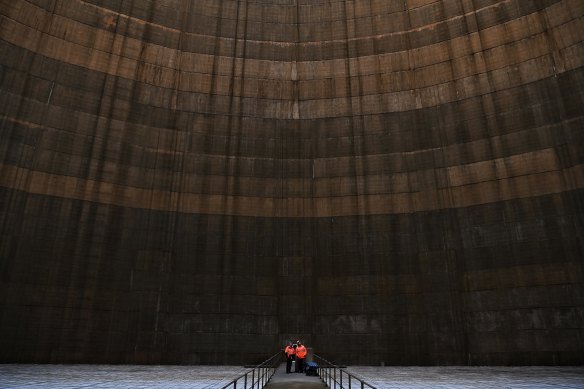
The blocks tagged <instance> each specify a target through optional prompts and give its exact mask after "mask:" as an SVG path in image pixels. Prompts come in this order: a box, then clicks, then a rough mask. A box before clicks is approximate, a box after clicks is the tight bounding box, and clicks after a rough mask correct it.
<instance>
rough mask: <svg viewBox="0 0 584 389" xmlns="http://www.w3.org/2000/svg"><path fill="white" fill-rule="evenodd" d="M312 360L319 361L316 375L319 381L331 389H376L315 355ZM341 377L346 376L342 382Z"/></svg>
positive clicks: (342, 368)
mask: <svg viewBox="0 0 584 389" xmlns="http://www.w3.org/2000/svg"><path fill="white" fill-rule="evenodd" d="M314 358H315V359H317V360H318V361H319V363H318V375H319V376H320V379H321V380H322V381H323V382H324V383H325V384H326V385H327V386H328V387H329V388H331V389H365V388H370V389H377V388H376V387H375V386H373V385H371V384H369V383H367V382H365V381H363V380H362V379H361V378H359V377H357V376H356V375H354V374H351V373H349V372H348V371H347V370H346V369H345V368H344V367H340V366H337V365H335V364H334V363H332V362H330V361H327V360H326V359H324V358H323V357H320V356H318V355H316V354H314ZM321 362H322V363H321ZM343 375H345V376H346V378H345V381H344V382H343Z"/></svg>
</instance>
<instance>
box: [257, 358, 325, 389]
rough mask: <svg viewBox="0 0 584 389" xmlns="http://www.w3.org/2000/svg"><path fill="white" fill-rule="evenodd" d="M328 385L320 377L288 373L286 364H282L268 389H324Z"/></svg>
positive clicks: (267, 386)
mask: <svg viewBox="0 0 584 389" xmlns="http://www.w3.org/2000/svg"><path fill="white" fill-rule="evenodd" d="M325 387H326V386H325V385H324V384H323V383H322V381H321V380H320V378H319V377H314V376H307V375H306V374H304V373H290V374H286V364H285V363H283V364H282V365H280V367H279V368H278V370H276V373H275V374H274V375H273V376H272V379H271V380H270V382H269V383H268V384H267V385H266V386H265V387H264V388H266V389H280V388H282V389H323V388H325Z"/></svg>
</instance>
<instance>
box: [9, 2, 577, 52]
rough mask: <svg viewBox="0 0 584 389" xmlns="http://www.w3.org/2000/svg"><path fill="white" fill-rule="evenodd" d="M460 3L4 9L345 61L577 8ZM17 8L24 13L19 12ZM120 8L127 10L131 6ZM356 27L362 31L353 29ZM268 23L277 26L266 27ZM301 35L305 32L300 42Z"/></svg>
mask: <svg viewBox="0 0 584 389" xmlns="http://www.w3.org/2000/svg"><path fill="white" fill-rule="evenodd" d="M452 3H455V2H452ZM466 6H467V5H465V6H463V7H462V8H460V4H459V9H458V11H459V12H461V13H463V14H461V15H444V14H442V15H441V14H440V13H441V12H440V11H438V12H437V13H430V14H429V15H428V16H430V17H425V18H424V19H426V20H422V19H420V20H416V15H413V17H412V13H411V12H400V13H398V14H394V15H389V16H388V17H385V20H383V18H384V16H382V15H377V16H376V18H374V19H370V20H369V21H371V22H372V23H371V24H362V23H361V21H360V22H359V23H354V21H353V20H351V17H350V15H342V16H341V17H340V18H339V20H338V21H336V22H334V23H326V22H322V21H319V22H318V23H315V24H313V25H310V24H304V23H302V22H300V23H298V22H296V23H294V24H290V25H286V24H284V23H280V22H279V23H278V24H276V25H273V24H269V23H254V22H253V21H250V20H249V13H247V14H246V13H245V11H246V10H245V9H243V11H244V12H242V13H241V14H240V15H239V17H240V18H241V19H242V20H241V21H238V20H226V21H225V22H223V21H222V20H221V19H215V20H213V19H212V18H210V17H206V16H202V15H197V14H196V13H195V14H193V13H191V10H189V9H188V7H185V6H184V5H183V6H179V7H177V9H179V10H180V12H181V15H180V16H178V15H177V16H175V17H172V16H170V17H171V19H167V20H164V21H159V23H165V22H168V20H174V21H177V22H179V25H175V26H173V28H169V27H165V26H162V25H161V24H159V23H157V21H156V20H154V21H151V20H152V19H155V18H156V17H155V15H146V20H140V19H136V18H134V17H127V16H120V15H119V14H118V13H117V12H112V11H107V10H104V9H103V8H97V10H98V11H97V12H98V13H99V12H100V11H101V13H102V14H101V15H100V16H101V17H96V8H94V7H92V6H90V5H88V4H87V2H80V4H75V5H74V6H73V7H71V5H68V6H67V7H66V8H64V7H55V8H54V9H53V8H51V9H50V10H49V11H50V13H49V12H47V10H43V9H41V8H36V7H34V6H31V5H30V4H29V3H28V2H27V3H24V2H22V1H21V2H19V3H17V4H16V6H12V7H11V8H12V9H11V8H8V10H9V13H8V14H9V15H11V17H14V18H17V17H20V18H24V20H26V18H27V17H28V18H30V20H32V21H33V22H32V23H30V24H31V25H32V26H35V27H39V26H43V24H44V25H47V24H50V20H51V19H60V18H63V19H65V20H71V21H74V20H79V22H75V23H77V24H78V25H79V26H80V27H81V26H85V27H84V28H92V29H94V30H96V31H99V32H100V33H101V34H107V33H114V32H115V33H121V34H124V35H127V36H129V37H131V38H135V39H138V40H140V41H145V42H148V41H152V42H154V43H155V44H157V45H159V46H162V47H171V48H173V49H179V48H180V50H181V51H190V52H201V53H207V54H215V55H225V56H234V53H236V54H235V56H243V55H244V54H243V52H245V56H246V57H247V58H258V59H276V60H284V61H291V60H319V59H333V58H346V57H355V56H364V55H374V54H382V53H387V52H395V51H400V50H406V49H414V48H418V47H423V46H426V45H431V44H434V43H438V42H441V41H445V40H448V39H452V38H455V37H458V36H462V35H465V34H468V33H472V32H476V31H486V30H488V29H489V28H492V27H493V26H497V25H504V24H506V23H508V22H510V21H512V20H514V19H519V18H521V17H523V16H525V15H529V14H533V13H537V12H545V13H546V14H548V13H549V17H546V19H547V20H548V21H549V22H551V23H553V22H555V21H556V18H557V16H558V15H562V16H565V15H569V14H571V13H574V11H576V12H577V10H578V2H577V1H574V0H571V1H568V2H567V3H566V2H560V1H559V0H546V1H542V2H522V1H517V0H513V1H500V2H498V3H496V4H495V5H488V6H487V7H485V8H483V9H479V10H474V9H472V8H471V7H467V8H468V9H466V10H465V9H463V8H465V7H466ZM45 7H46V5H45ZM23 8H26V9H27V11H25V12H23V11H22V10H23ZM79 8H81V9H79ZM84 8H85V9H84ZM242 8H243V7H242ZM142 9H143V8H136V10H135V13H136V14H138V13H140V11H141V10H142ZM548 10H549V11H548ZM53 12H54V13H53ZM128 12H129V13H131V14H133V12H132V10H128ZM173 12H176V9H175V10H173ZM280 12H281V13H282V11H280ZM294 13H295V12H294ZM23 14H25V15H23ZM27 14H28V15H27ZM13 15H14V16H13ZM43 15H46V16H44V17H43ZM48 15H50V16H48ZM61 15H63V16H61ZM380 19H381V20H380ZM43 22H45V23H43ZM546 23H547V21H546ZM193 25H195V26H198V28H201V29H204V31H201V33H193V32H190V31H189V29H190V28H189V27H188V26H193ZM377 25H379V26H380V27H377ZM360 26H363V27H365V28H364V29H363V30H359V28H360ZM388 26H389V27H388ZM323 27H324V28H323ZM550 27H553V26H550ZM53 28H58V27H53ZM274 28H276V29H277V30H278V31H277V32H274V31H273V30H274ZM388 28H389V29H390V30H387V29H388ZM270 30H272V31H270ZM323 32H324V34H323ZM304 34H308V35H310V37H309V38H308V39H304V38H303V35H304ZM225 35H227V36H225ZM279 36H280V37H281V38H279ZM243 42H244V43H243ZM323 49H324V50H323Z"/></svg>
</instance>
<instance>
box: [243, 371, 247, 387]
mask: <svg viewBox="0 0 584 389" xmlns="http://www.w3.org/2000/svg"><path fill="white" fill-rule="evenodd" d="M243 389H247V373H245V376H244V377H243Z"/></svg>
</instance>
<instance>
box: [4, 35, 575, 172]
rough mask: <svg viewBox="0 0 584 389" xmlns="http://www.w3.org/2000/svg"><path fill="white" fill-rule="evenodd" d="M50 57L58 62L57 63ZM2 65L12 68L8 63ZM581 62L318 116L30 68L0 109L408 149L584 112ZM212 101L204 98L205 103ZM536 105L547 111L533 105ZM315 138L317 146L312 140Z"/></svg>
mask: <svg viewBox="0 0 584 389" xmlns="http://www.w3.org/2000/svg"><path fill="white" fill-rule="evenodd" d="M0 47H1V45H0ZM12 54H14V55H12ZM18 54H19V53H10V52H7V55H8V57H7V58H18V57H19V55H18ZM33 63H34V65H33V66H32V71H31V72H32V74H36V73H38V72H43V70H41V69H45V71H46V69H47V68H46V67H45V65H47V63H46V62H44V61H40V62H36V61H34V62H33ZM51 65H52V66H54V68H53V69H56V68H58V67H59V66H60V65H59V64H58V63H52V64H51ZM0 69H2V70H4V71H5V74H7V75H9V74H11V71H10V70H9V69H6V68H1V67H0ZM581 69H583V68H580V69H579V70H574V71H571V72H567V73H563V74H561V75H557V76H555V77H549V78H546V79H543V80H541V81H538V82H534V83H530V84H525V85H522V86H520V87H515V88H511V89H506V90H503V91H499V92H495V93H492V94H489V95H485V96H477V97H473V98H467V99H463V100H460V101H455V102H452V103H448V104H443V105H440V106H436V107H428V108H421V109H416V110H411V111H405V112H393V113H384V114H378V115H356V116H354V117H339V118H321V119H312V120H302V119H301V120H292V119H290V120H281V119H266V118H254V117H250V116H232V114H224V115H218V114H215V113H208V114H206V113H197V112H185V111H179V110H176V109H171V108H170V107H168V108H167V109H162V108H156V107H151V106H147V105H144V104H140V103H137V102H132V101H129V100H125V99H126V98H127V97H128V96H131V95H132V92H131V91H132V90H133V85H132V84H126V85H123V83H121V82H120V81H119V80H118V79H103V78H102V79H99V78H97V79H92V78H89V79H87V83H90V84H92V85H95V86H94V88H97V87H98V86H101V87H102V89H103V95H101V96H100V97H97V96H98V95H97V94H95V93H85V91H83V92H79V91H74V87H73V84H71V86H70V87H68V88H66V89H65V90H64V91H61V90H60V89H61V88H60V87H59V86H58V85H55V84H53V83H51V82H49V81H47V80H44V79H42V78H41V77H42V76H40V77H31V76H28V77H24V78H20V77H17V78H13V79H9V78H6V79H5V80H6V82H5V85H4V86H3V93H2V94H1V95H0V99H1V100H2V104H0V114H3V115H4V116H5V117H6V118H12V117H14V113H15V112H20V111H22V112H27V122H29V123H30V124H26V123H24V122H23V123H22V124H23V125H24V126H31V125H32V126H33V127H34V126H35V124H36V126H43V127H52V128H54V129H56V130H64V131H62V135H61V136H63V137H66V138H68V139H71V140H70V142H74V144H80V142H81V143H86V142H88V141H89V142H91V143H93V142H94V140H93V139H92V138H95V139H99V138H107V139H108V142H120V141H122V142H124V143H125V146H123V147H125V148H130V149H131V148H136V147H146V148H149V149H153V150H154V149H156V150H159V151H160V152H162V153H164V152H177V151H179V150H181V151H186V152H196V153H197V154H200V155H203V154H211V155H225V154H227V155H229V154H230V153H235V152H237V153H238V154H239V155H241V156H245V157H259V158H262V157H264V158H274V157H275V156H277V157H278V158H316V157H341V156H346V155H355V154H357V155H359V154H363V153H368V154H384V153H388V152H390V153H391V152H400V151H402V152H412V151H417V150H423V149H431V148H437V147H445V146H449V145H453V144H459V145H460V146H463V145H464V144H467V145H470V144H469V143H466V142H470V141H477V140H479V139H485V138H489V137H494V136H497V135H502V134H512V133H514V132H518V131H522V130H527V129H534V128H535V127H540V126H545V125H548V124H553V123H558V120H559V119H558V117H562V118H564V120H569V119H573V118H575V117H581V116H582V110H581V104H582V103H581V101H582V99H583V96H584V94H583V93H584V92H583V91H582V88H580V87H579V85H580V84H582V83H584V73H583V72H582V71H581ZM67 70H68V72H67V73H66V74H67V75H71V77H72V78H73V79H74V80H75V83H76V84H77V85H82V86H84V85H85V86H84V87H86V84H84V81H83V77H82V74H83V73H82V72H78V71H72V72H71V73H69V70H74V69H67ZM73 75H75V76H73ZM66 90H68V92H65V91H66ZM526 96H533V97H526ZM526 100H527V101H526ZM47 103H50V104H47ZM210 105H211V102H206V103H204V104H202V106H201V110H203V109H206V108H205V107H207V108H208V107H209V106H210ZM539 110H543V111H545V112H547V113H548V114H546V115H534V112H536V111H539ZM240 114H241V113H240ZM17 120H20V118H17ZM20 121H21V122H22V120H20ZM528 132H529V131H528ZM153 133H154V134H155V136H153V135H152V134H153ZM510 136H511V135H510ZM282 141H285V142H286V143H287V145H288V146H287V147H285V148H283V149H282V148H278V147H277V145H278V144H281V142H282ZM316 141H318V147H315V146H314V144H313V143H314V142H316ZM116 147H119V146H116ZM462 163H464V162H462Z"/></svg>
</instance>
